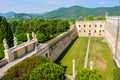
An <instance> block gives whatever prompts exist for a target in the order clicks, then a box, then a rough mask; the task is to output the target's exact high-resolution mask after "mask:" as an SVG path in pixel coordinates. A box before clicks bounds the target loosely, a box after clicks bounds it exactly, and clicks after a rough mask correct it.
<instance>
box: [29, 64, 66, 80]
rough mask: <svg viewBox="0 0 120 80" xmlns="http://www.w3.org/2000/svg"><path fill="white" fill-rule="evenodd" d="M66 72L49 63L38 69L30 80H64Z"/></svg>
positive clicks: (58, 66) (32, 73)
mask: <svg viewBox="0 0 120 80" xmlns="http://www.w3.org/2000/svg"><path fill="white" fill-rule="evenodd" d="M64 75H65V70H64V68H63V67H62V66H60V65H58V64H55V63H52V62H47V63H45V64H43V65H39V66H38V67H36V68H35V69H34V70H33V71H32V72H31V74H30V79H29V80H64Z"/></svg>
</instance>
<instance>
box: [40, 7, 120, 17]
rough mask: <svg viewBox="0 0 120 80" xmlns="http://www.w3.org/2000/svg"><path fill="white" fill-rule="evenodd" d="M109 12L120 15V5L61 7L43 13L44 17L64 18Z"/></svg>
mask: <svg viewBox="0 0 120 80" xmlns="http://www.w3.org/2000/svg"><path fill="white" fill-rule="evenodd" d="M106 12H108V14H109V15H111V16H118V15H119V16H120V7H119V6H115V7H99V8H86V7H82V6H73V7H69V8H60V9H57V10H54V11H51V12H48V13H46V14H44V15H42V17H43V18H47V19H50V18H63V19H78V18H79V17H86V16H88V15H93V16H99V15H102V16H103V15H105V13H106Z"/></svg>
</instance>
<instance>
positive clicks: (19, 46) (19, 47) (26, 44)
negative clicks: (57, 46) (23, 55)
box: [9, 40, 37, 52]
mask: <svg viewBox="0 0 120 80" xmlns="http://www.w3.org/2000/svg"><path fill="white" fill-rule="evenodd" d="M35 42H37V40H31V41H29V42H24V43H23V44H20V45H17V47H12V48H10V49H9V50H10V51H11V52H14V51H17V50H19V49H22V48H24V47H25V46H28V45H30V44H33V43H35Z"/></svg>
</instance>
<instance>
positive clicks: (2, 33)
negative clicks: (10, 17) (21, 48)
mask: <svg viewBox="0 0 120 80" xmlns="http://www.w3.org/2000/svg"><path fill="white" fill-rule="evenodd" d="M3 39H6V40H7V43H8V46H9V47H12V46H13V33H12V30H11V28H10V27H9V24H8V23H7V21H6V19H5V18H4V17H1V16H0V43H2V42H3Z"/></svg>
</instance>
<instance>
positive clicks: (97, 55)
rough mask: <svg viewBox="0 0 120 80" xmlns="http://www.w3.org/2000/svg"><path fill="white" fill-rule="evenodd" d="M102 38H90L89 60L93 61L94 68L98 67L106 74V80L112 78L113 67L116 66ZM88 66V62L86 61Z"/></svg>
mask: <svg viewBox="0 0 120 80" xmlns="http://www.w3.org/2000/svg"><path fill="white" fill-rule="evenodd" d="M102 40H103V38H91V44H90V51H89V59H88V60H89V62H90V61H91V60H92V61H93V62H94V66H93V67H94V68H97V69H100V70H102V71H103V73H105V74H106V76H107V79H108V80H113V69H115V68H116V66H115V64H114V62H113V59H112V52H111V50H110V48H109V46H108V45H107V43H106V42H102ZM88 66H89V63H88Z"/></svg>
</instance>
